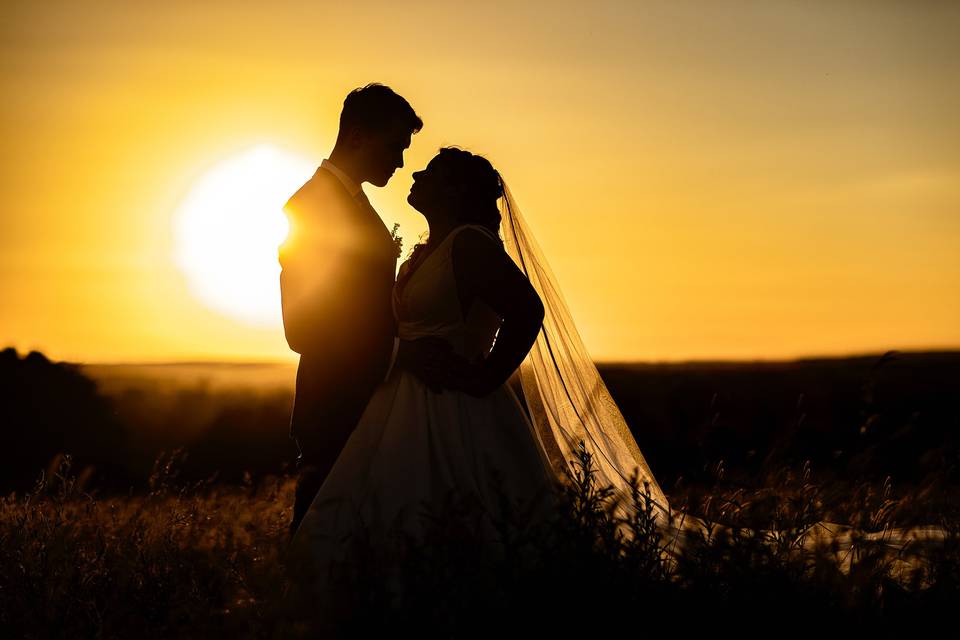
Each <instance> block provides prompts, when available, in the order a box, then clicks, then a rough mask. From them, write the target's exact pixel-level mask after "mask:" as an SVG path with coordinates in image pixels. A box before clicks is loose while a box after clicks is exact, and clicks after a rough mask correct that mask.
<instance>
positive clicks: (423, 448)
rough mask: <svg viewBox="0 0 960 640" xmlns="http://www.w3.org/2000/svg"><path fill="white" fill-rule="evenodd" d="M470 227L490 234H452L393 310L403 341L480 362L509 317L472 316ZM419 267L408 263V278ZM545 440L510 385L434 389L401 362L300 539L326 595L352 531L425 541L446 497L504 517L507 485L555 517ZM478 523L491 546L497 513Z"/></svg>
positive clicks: (480, 309) (519, 503) (523, 504)
mask: <svg viewBox="0 0 960 640" xmlns="http://www.w3.org/2000/svg"><path fill="white" fill-rule="evenodd" d="M466 229H476V230H477V231H479V232H482V233H485V234H488V235H490V234H491V232H490V231H489V230H488V229H485V228H484V227H482V226H478V225H464V226H461V227H458V228H456V229H454V230H453V231H451V232H450V233H449V234H448V235H447V237H446V238H444V239H443V240H442V241H441V243H440V244H439V245H438V246H437V247H436V249H434V251H433V252H432V253H431V254H429V255H428V256H427V257H426V258H425V259H424V260H423V261H421V263H420V265H419V266H418V267H417V268H416V269H415V271H414V272H413V274H412V276H411V277H410V278H409V279H408V280H407V281H406V283H405V285H404V287H403V289H402V291H400V290H399V289H398V288H396V287H395V289H394V298H393V310H394V315H395V317H396V318H397V324H398V333H399V336H400V338H402V339H408V340H409V339H414V338H420V337H424V336H436V337H439V338H442V339H444V340H446V341H447V342H448V343H450V344H451V345H452V347H453V350H454V352H455V353H457V354H458V355H461V356H463V357H464V358H466V359H468V360H470V361H474V360H476V359H477V358H480V357H482V356H483V355H485V354H486V353H488V352H489V350H490V348H491V346H492V344H493V342H494V339H495V336H496V332H497V330H498V328H499V325H500V318H499V317H498V316H497V315H496V314H495V313H494V312H493V311H492V310H491V309H490V308H489V307H487V306H486V305H485V304H484V303H483V302H481V301H479V300H477V301H475V302H474V304H473V306H472V308H471V309H470V312H469V314H468V315H467V317H463V314H462V311H461V307H460V302H459V297H458V295H457V289H456V286H457V285H456V280H455V279H454V273H453V265H452V257H451V248H452V246H453V239H454V238H455V237H456V236H457V235H458V234H459V233H461V232H463V231H464V230H466ZM491 237H492V236H491ZM495 241H496V242H498V243H499V239H497V240H495ZM410 266H411V264H410V262H409V261H407V262H405V263H404V264H403V265H401V268H400V276H403V275H404V274H405V272H406V270H408V269H409V268H410ZM536 437H537V436H536V434H535V433H534V431H533V427H532V425H531V423H530V421H529V420H528V418H527V416H526V414H525V412H524V409H523V407H522V406H521V404H520V402H519V400H518V399H517V396H516V395H515V394H514V392H513V391H512V390H511V388H510V387H509V386H508V385H507V384H504V385H502V386H500V387H499V388H497V389H496V390H494V391H493V392H492V393H490V394H489V395H487V396H485V397H482V398H478V397H474V396H471V395H468V394H466V393H462V392H458V391H451V390H445V391H443V392H441V393H437V392H434V391H432V390H430V389H429V388H428V387H427V386H426V385H425V384H424V383H423V382H422V381H421V380H420V379H419V378H417V377H416V376H415V375H414V374H412V373H410V372H408V371H405V370H403V369H400V368H396V367H395V368H394V369H393V370H392V371H391V373H390V375H389V377H388V378H387V380H386V381H385V382H383V383H381V385H380V386H379V387H378V388H377V389H376V390H375V392H374V394H373V396H372V397H371V399H370V402H369V403H368V405H367V407H366V409H365V410H364V413H363V415H362V416H361V418H360V420H359V422H358V423H357V425H356V427H355V429H354V431H353V433H352V434H351V435H350V438H349V439H348V440H347V443H346V445H345V446H344V449H343V451H342V452H341V454H340V456H339V457H338V458H337V460H336V462H335V463H334V465H333V467H332V469H331V470H330V473H329V475H328V477H327V478H326V480H325V482H324V483H323V486H322V487H321V488H320V490H319V491H318V493H317V496H316V497H315V498H314V500H313V503H312V504H311V506H310V508H309V510H308V511H307V513H306V514H305V516H304V518H303V521H302V522H301V524H300V526H299V528H298V529H297V531H296V532H295V535H294V538H293V540H292V542H291V544H292V545H293V546H294V547H295V548H299V549H301V550H305V551H307V554H306V557H308V558H309V559H310V560H309V561H310V562H312V563H313V565H314V566H313V568H314V569H315V570H316V571H317V572H318V576H317V579H318V581H319V584H318V585H317V586H318V587H319V588H321V589H322V588H324V586H325V585H324V584H323V583H324V581H325V580H327V579H328V578H329V576H328V575H327V572H328V571H329V569H330V566H331V563H333V562H336V561H338V560H341V559H343V557H344V556H343V553H344V551H345V550H346V548H347V545H348V536H350V535H351V534H353V533H356V532H357V530H358V527H359V526H360V525H361V524H362V525H363V526H365V527H367V528H368V529H369V531H370V532H372V533H373V534H374V535H380V536H383V535H385V534H387V533H388V532H389V531H391V528H394V527H396V528H402V529H403V530H404V531H405V532H407V533H411V534H413V535H416V536H420V535H421V534H422V533H423V530H424V525H425V524H426V521H425V520H424V519H423V518H421V517H420V516H421V514H422V512H423V510H424V508H427V507H429V508H431V509H432V510H434V512H436V511H437V510H438V508H439V506H440V505H442V504H443V502H444V500H445V499H446V498H448V497H450V496H451V495H453V496H458V495H459V496H463V495H465V494H466V495H469V496H472V497H473V498H475V499H476V500H478V501H479V503H480V505H481V506H482V507H483V510H484V512H486V513H489V514H490V515H491V516H492V517H499V516H501V515H503V513H502V512H501V510H500V509H501V504H500V497H499V494H498V492H497V488H498V487H499V488H500V489H502V491H503V493H504V494H505V495H506V496H508V497H509V498H510V499H511V500H512V501H514V505H513V506H514V507H515V508H516V509H517V510H518V511H523V512H524V513H528V512H527V508H528V507H530V508H531V509H530V511H529V514H530V515H531V516H532V517H534V518H535V517H537V515H542V514H546V513H547V512H548V510H549V508H550V505H551V503H552V499H553V497H554V495H555V494H553V493H551V491H552V489H553V488H554V486H553V484H552V481H553V478H554V475H553V473H552V472H551V470H550V467H549V462H548V460H547V459H546V456H545V455H544V454H542V453H541V449H540V447H538V445H537V442H536ZM498 481H500V482H501V484H496V482H498ZM451 492H453V493H452V494H451ZM515 513H516V512H515ZM480 526H481V527H484V528H485V531H482V532H481V534H482V535H484V536H485V539H488V540H492V539H495V529H494V528H493V525H492V521H491V520H490V519H489V518H484V519H483V520H482V521H481V523H480ZM392 531H393V532H395V531H396V529H392ZM384 540H386V538H381V539H380V542H383V541H384ZM301 545H302V546H301ZM326 586H329V585H326Z"/></svg>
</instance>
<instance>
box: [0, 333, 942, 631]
mask: <svg viewBox="0 0 960 640" xmlns="http://www.w3.org/2000/svg"><path fill="white" fill-rule="evenodd" d="M601 373H602V374H603V376H604V379H605V380H606V381H607V384H608V386H609V387H610V390H611V392H612V394H613V395H614V397H615V399H616V400H617V402H618V404H619V406H620V408H621V410H622V412H623V413H624V415H625V417H626V418H627V422H628V423H629V424H630V425H631V427H632V428H633V430H634V434H635V436H636V439H637V441H638V443H639V445H640V448H641V450H642V451H643V452H644V455H645V456H646V457H647V460H648V462H649V463H650V465H651V467H652V468H653V471H654V473H655V475H656V477H657V479H658V481H659V482H660V483H661V486H662V487H663V488H664V490H665V491H666V492H667V494H668V496H669V498H670V500H671V504H672V505H673V506H674V507H675V508H678V509H684V510H687V511H689V512H691V513H696V514H698V515H701V516H703V517H705V518H708V519H710V520H711V521H716V522H721V523H724V524H726V525H733V526H736V525H743V526H756V525H760V526H763V527H764V528H768V529H775V530H783V531H791V530H796V528H798V527H800V526H801V525H802V524H803V523H809V522H815V521H817V520H828V521H832V522H844V523H850V524H854V525H856V526H860V527H862V528H863V529H864V530H870V531H876V530H880V529H882V528H883V526H885V525H890V526H899V527H905V526H906V527H909V526H914V525H920V524H938V525H940V526H943V527H944V528H945V529H947V530H948V531H949V532H950V535H949V536H948V538H947V540H946V541H945V542H944V543H943V545H940V546H937V547H935V548H915V549H911V550H909V551H910V552H909V553H905V554H902V555H901V557H897V556H896V554H891V552H890V550H889V549H879V548H877V547H875V546H871V545H870V544H867V543H863V544H862V545H860V546H858V548H857V549H856V555H855V558H854V560H853V561H852V562H851V564H850V565H849V570H847V571H841V570H839V569H838V568H837V562H836V561H837V560H839V558H837V557H836V554H835V553H832V552H831V550H829V549H823V550H821V551H820V552H818V553H817V554H815V555H814V556H802V555H798V554H796V553H794V552H793V551H791V550H790V549H786V548H779V547H777V548H773V549H771V548H769V547H768V546H767V545H766V544H764V543H761V542H760V541H758V540H751V539H726V538H725V537H724V536H719V537H714V538H711V539H705V540H704V541H703V543H702V545H700V546H699V547H697V548H696V549H695V550H694V551H693V552H691V554H690V558H689V561H688V562H686V563H685V564H682V565H679V566H670V567H667V566H666V565H664V564H663V562H662V561H661V558H660V556H659V554H658V553H657V552H656V550H657V541H656V539H655V537H654V536H651V535H649V532H647V533H646V534H644V533H643V532H642V531H641V534H642V535H639V536H638V537H637V539H638V540H640V543H637V544H634V545H633V546H630V545H626V544H625V543H624V542H623V541H617V540H616V539H615V538H614V537H613V536H612V535H611V533H610V528H609V525H610V523H609V521H608V520H607V519H605V518H604V516H603V504H602V503H603V500H602V499H601V496H600V494H598V493H597V488H596V487H591V486H589V483H586V484H583V483H581V485H580V486H579V487H574V488H575V489H576V491H572V492H571V494H570V496H569V498H570V502H569V509H567V510H566V511H561V512H558V514H557V520H556V525H555V527H554V528H553V530H552V531H551V532H549V534H548V533H547V532H538V533H537V534H536V535H531V536H530V537H529V538H527V539H526V542H523V540H524V538H523V537H522V536H520V538H519V540H520V542H515V543H514V544H515V546H514V547H511V546H509V545H508V547H507V549H506V550H499V551H498V552H497V553H496V554H494V555H493V556H490V557H487V556H484V560H483V561H482V562H481V561H480V560H479V559H478V555H477V553H475V552H473V551H474V546H473V544H472V543H471V540H470V538H469V532H468V531H467V528H464V527H460V528H457V527H456V526H453V525H451V526H448V527H447V528H446V529H444V530H443V531H438V532H437V537H436V538H435V539H434V540H433V541H432V542H431V543H430V544H428V545H427V546H426V547H424V548H420V549H416V548H414V549H412V550H410V551H408V552H407V555H406V556H404V557H406V558H414V559H415V560H414V561H408V564H409V566H408V573H406V574H405V576H406V578H407V580H408V582H407V583H406V584H408V588H409V595H408V599H407V600H406V601H405V604H404V606H403V608H402V609H397V608H394V607H391V606H390V605H389V604H388V603H387V601H386V600H384V599H383V598H382V593H381V592H380V590H379V587H378V585H379V584H380V583H379V582H378V579H377V574H376V567H377V566H378V563H377V562H373V561H371V560H370V558H371V556H370V555H369V552H364V553H365V554H366V555H363V556H360V557H361V558H364V559H365V560H364V561H363V562H361V563H360V566H361V567H365V569H364V571H365V572H362V573H361V575H360V577H359V578H358V579H357V581H356V582H354V583H352V584H350V585H345V587H344V590H343V593H344V594H345V595H344V596H343V597H344V601H343V602H342V603H340V604H341V608H340V611H341V612H342V614H343V615H342V617H341V618H339V619H338V625H339V626H338V627H337V630H339V631H340V632H342V633H343V634H346V635H352V636H357V635H360V636H365V635H368V634H371V633H378V634H380V633H386V632H391V633H398V632H401V631H403V632H406V633H417V634H419V635H425V636H431V637H432V636H440V637H474V636H479V635H483V634H485V633H487V634H488V633H491V632H497V633H505V632H507V630H508V631H510V632H514V631H521V630H528V631H536V632H538V634H539V633H547V632H564V635H568V634H571V633H574V632H576V631H583V630H587V629H589V630H591V631H601V632H610V633H631V634H639V633H642V632H644V631H650V632H653V631H654V630H662V631H665V632H667V633H683V631H684V630H687V631H692V630H693V627H686V626H678V625H680V624H681V623H683V624H685V625H694V626H697V628H698V629H699V630H711V631H714V632H715V631H717V630H720V629H724V630H729V631H731V632H736V631H740V632H743V633H756V634H759V633H762V632H764V631H765V630H766V632H768V633H769V632H770V631H771V630H774V631H775V632H776V633H787V631H788V629H789V630H792V631H798V630H809V631H812V632H819V633H823V632H824V631H826V630H828V629H829V630H831V631H840V630H846V631H853V630H861V631H862V630H864V629H865V628H866V627H873V628H874V629H875V630H882V629H883V630H886V631H888V632H889V631H893V630H897V631H902V632H904V633H907V632H916V631H918V630H920V629H923V628H926V627H927V626H929V625H933V624H934V623H935V622H937V621H938V619H941V618H942V619H944V620H946V619H949V616H950V615H952V608H953V607H955V605H956V604H957V603H958V602H960V599H958V596H960V591H958V585H960V568H958V562H957V561H958V558H960V554H958V533H960V510H958V505H960V492H958V490H957V488H958V483H957V480H958V477H957V471H958V460H960V457H958V446H957V440H956V434H957V430H958V427H960V402H958V401H960V354H958V353H890V354H887V355H886V356H881V355H873V356H864V357H860V358H848V359H824V360H806V361H797V362H789V363H750V364H739V363H738V364H734V363H687V364H664V365H660V364H657V365H649V364H635V365H609V366H602V367H601ZM293 375H294V368H293V367H292V366H289V365H219V364H214V365H208V364H201V365H159V366H128V365H123V366H119V365H118V366H104V365H101V366H89V367H78V368H74V367H69V366H65V365H58V364H54V363H50V362H48V361H46V359H45V358H43V357H42V356H41V355H40V354H31V355H29V356H25V357H24V356H19V355H18V354H16V353H13V352H12V350H7V351H4V352H3V353H2V355H0V383H2V384H0V388H2V390H3V391H2V393H3V398H2V400H3V402H2V407H3V414H2V417H3V420H2V425H3V430H4V440H5V445H6V446H4V448H3V450H2V453H0V456H2V463H3V464H2V475H0V488H2V489H3V491H2V493H4V494H8V497H7V498H6V499H5V500H4V502H3V505H2V512H0V543H2V544H0V576H2V577H0V626H3V628H5V629H8V630H11V631H12V632H13V635H11V636H9V637H131V636H136V637H145V638H152V637H201V636H203V637H208V636H211V635H212V636H219V635H233V636H241V637H305V636H308V635H309V634H310V633H311V631H313V630H315V629H314V626H313V625H314V623H315V620H312V619H311V615H310V614H311V612H313V611H314V610H315V609H316V608H317V607H316V603H315V602H313V601H311V600H310V598H309V596H307V595H305V594H303V593H301V592H299V591H298V590H297V589H296V588H293V587H291V583H290V582H289V577H290V574H289V571H288V568H287V566H286V565H285V560H284V557H283V553H282V550H283V548H284V540H285V537H284V534H285V532H286V525H287V522H288V521H289V515H290V506H291V505H292V501H293V495H292V490H293V484H292V477H291V475H290V470H289V465H290V464H291V463H292V459H293V447H292V443H290V442H289V441H288V439H287V420H288V417H289V413H288V412H289V407H290V402H291V398H292V381H293ZM176 448H181V449H179V451H177V452H176V453H175V454H174V453H172V452H173V451H174V449H176ZM161 452H163V453H161ZM59 453H69V454H71V458H70V459H66V458H64V457H62V456H59V457H58V455H57V454H59ZM158 456H160V457H159V458H158ZM581 462H583V461H581ZM586 463H587V464H589V463H588V461H586ZM41 472H43V473H42V479H41ZM38 480H40V481H39V482H38ZM455 520H456V519H455V518H453V517H452V516H451V518H449V521H450V522H451V523H453V522H455ZM635 525H636V526H638V527H640V528H641V529H642V527H643V523H642V522H640V523H635ZM523 544H529V545H532V547H531V548H536V549H537V550H538V552H537V553H536V554H534V555H530V554H519V555H517V554H516V553H515V552H516V550H517V549H519V548H520V547H522V545H523ZM468 550H469V551H468ZM520 558H528V559H529V560H520ZM904 561H906V562H904ZM904 566H908V567H912V568H913V570H911V571H904ZM561 611H576V612H577V614H574V615H571V616H569V617H568V616H561V615H560V613H559V612H561ZM691 611H695V612H698V615H696V616H692V617H691V616H690V615H689V612H691ZM578 616H579V617H578ZM507 617H509V618H510V620H512V621H513V622H510V623H508V622H507V620H506V619H507ZM548 621H550V622H549V623H548ZM508 624H509V625H512V626H509V627H507V630H505V626H506V625H508ZM770 625H773V626H770ZM684 635H685V634H684Z"/></svg>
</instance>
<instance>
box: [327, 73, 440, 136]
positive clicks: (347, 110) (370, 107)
mask: <svg viewBox="0 0 960 640" xmlns="http://www.w3.org/2000/svg"><path fill="white" fill-rule="evenodd" d="M396 119H400V120H401V121H402V122H405V123H406V125H407V127H409V129H410V133H411V134H414V133H417V132H418V131H420V129H421V128H423V120H421V119H420V116H418V115H417V113H416V111H414V110H413V107H411V106H410V103H409V102H407V101H406V100H405V99H404V98H403V97H402V96H400V95H399V94H397V93H395V92H394V91H393V89H391V88H390V87H388V86H386V85H383V84H380V83H378V82H373V83H371V84H368V85H366V86H365V87H360V88H358V89H354V90H353V91H351V92H350V93H349V94H348V95H347V97H346V99H345V100H344V101H343V110H342V111H341V112H340V132H341V133H342V132H344V131H346V130H347V129H349V128H351V127H358V128H360V129H362V130H364V131H379V130H382V129H384V128H386V127H387V126H388V125H389V124H390V123H392V122H394V121H395V120H396Z"/></svg>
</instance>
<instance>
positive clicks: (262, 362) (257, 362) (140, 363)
mask: <svg viewBox="0 0 960 640" xmlns="http://www.w3.org/2000/svg"><path fill="white" fill-rule="evenodd" d="M40 353H42V352H40ZM887 354H894V355H898V354H903V355H934V354H960V347H931V348H912V349H911V348H905V349H886V350H883V351H881V350H878V351H858V352H849V353H843V354H811V355H802V356H793V357H759V356H758V357H746V358H682V359H675V360H665V359H656V360H653V359H642V358H635V359H624V358H618V359H613V358H610V359H594V360H593V362H594V364H595V365H597V366H616V365H637V364H652V365H659V364H671V365H672V364H714V363H729V364H763V363H785V362H803V361H811V360H850V359H857V358H882V357H883V356H885V355H887ZM23 355H26V354H23ZM44 356H45V357H46V355H45V354H44ZM21 357H22V356H21ZM50 360H51V362H58V363H62V364H69V365H76V366H95V367H105V366H117V367H151V366H152V367H161V366H279V365H289V366H293V367H295V366H297V365H298V361H297V359H290V360H281V359H258V358H252V359H246V360H239V359H233V360H214V359H196V358H192V359H184V360H152V361H151V360H99V361H78V360H53V359H50Z"/></svg>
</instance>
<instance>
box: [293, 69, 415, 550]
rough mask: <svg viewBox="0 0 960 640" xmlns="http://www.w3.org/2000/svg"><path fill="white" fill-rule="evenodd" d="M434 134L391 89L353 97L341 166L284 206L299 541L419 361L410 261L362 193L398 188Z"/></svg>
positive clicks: (346, 107)
mask: <svg viewBox="0 0 960 640" xmlns="http://www.w3.org/2000/svg"><path fill="white" fill-rule="evenodd" d="M422 126H423V122H422V121H421V120H420V118H419V117H418V116H417V114H416V113H415V112H414V110H413V108H412V107H411V106H410V104H409V103H408V102H407V101H406V100H405V99H404V98H402V97H401V96H399V95H397V94H396V93H394V92H393V91H392V90H391V89H390V88H389V87H386V86H383V85H380V84H371V85H367V86H365V87H363V88H360V89H356V90H354V91H352V92H351V93H350V94H349V95H348V96H347V98H346V100H344V103H343V110H342V112H341V114H340V130H339V133H338V135H337V141H336V143H335V145H334V148H333V151H332V152H331V153H330V157H329V158H328V159H327V160H324V161H323V163H322V164H321V165H320V167H319V168H318V169H317V171H316V173H314V175H313V177H311V178H310V179H309V180H308V181H307V182H306V183H305V184H304V185H303V186H302V187H300V189H299V190H298V191H297V192H296V193H295V194H293V196H291V198H290V199H289V201H288V202H287V204H286V205H285V206H284V211H285V213H286V215H287V219H288V221H289V223H290V232H289V235H288V237H287V239H286V241H285V242H284V243H283V245H281V246H280V254H279V258H280V264H281V265H282V271H281V274H280V292H281V304H282V308H283V326H284V332H285V335H286V339H287V343H288V344H289V346H290V348H291V349H293V350H294V351H296V352H297V353H299V354H300V364H299V366H298V368H297V383H296V395H295V398H294V406H293V413H292V416H291V419H290V437H291V438H293V440H294V441H295V443H296V444H297V448H298V450H299V457H298V458H297V467H298V471H299V474H298V479H297V489H296V496H295V502H294V508H293V520H292V522H291V524H290V532H291V534H292V533H293V532H294V531H295V530H296V527H297V526H298V525H299V523H300V520H301V519H302V518H303V515H304V514H305V513H306V511H307V509H308V507H309V506H310V503H311V501H312V500H313V497H314V496H315V495H316V493H317V491H318V490H319V488H320V486H321V485H322V484H323V481H324V479H325V478H326V476H327V474H328V472H329V471H330V468H331V467H332V466H333V463H334V462H335V461H336V459H337V457H338V455H339V454H340V451H341V449H342V448H343V445H344V444H345V443H346V441H347V438H348V437H349V435H350V433H351V431H352V430H353V427H354V425H355V424H356V422H357V420H358V419H359V418H360V415H361V414H362V413H363V409H364V407H365V405H366V403H367V401H368V400H369V398H370V396H371V395H372V393H373V390H374V389H375V388H376V386H377V384H379V383H380V382H381V381H382V380H384V379H385V378H386V377H387V375H388V374H389V372H390V370H391V368H392V366H393V365H394V361H395V359H396V358H397V356H398V350H400V352H401V353H400V356H401V358H404V359H407V355H406V353H407V352H408V349H407V345H406V344H404V345H403V346H401V344H400V341H399V340H397V339H396V338H395V327H394V320H393V314H392V310H391V292H392V289H393V283H394V275H395V273H396V261H397V257H398V255H399V251H398V248H397V246H396V245H395V243H394V240H393V238H392V237H391V234H390V232H389V231H387V228H386V227H385V226H384V224H383V222H382V220H381V219H380V217H379V215H377V212H376V211H375V210H374V209H373V207H371V206H370V202H369V201H368V200H367V197H366V195H365V194H364V193H363V189H362V188H361V185H362V183H363V182H370V183H372V184H374V185H376V186H378V187H382V186H384V185H385V184H387V181H388V180H389V179H390V177H391V176H392V175H393V172H394V171H395V170H396V169H398V168H400V167H402V166H403V152H404V151H405V150H406V149H407V147H409V146H410V138H411V136H412V135H413V134H414V133H416V132H418V131H419V130H420V128H421V127H422Z"/></svg>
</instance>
